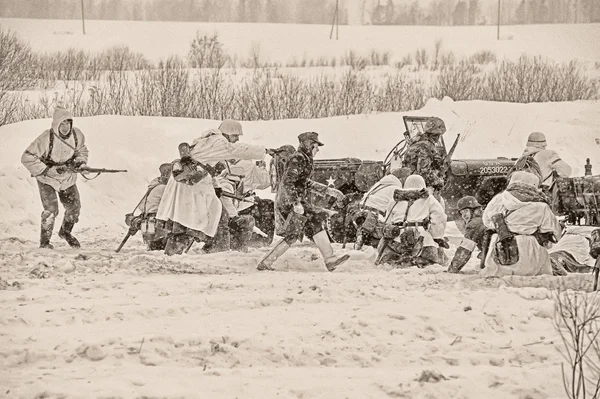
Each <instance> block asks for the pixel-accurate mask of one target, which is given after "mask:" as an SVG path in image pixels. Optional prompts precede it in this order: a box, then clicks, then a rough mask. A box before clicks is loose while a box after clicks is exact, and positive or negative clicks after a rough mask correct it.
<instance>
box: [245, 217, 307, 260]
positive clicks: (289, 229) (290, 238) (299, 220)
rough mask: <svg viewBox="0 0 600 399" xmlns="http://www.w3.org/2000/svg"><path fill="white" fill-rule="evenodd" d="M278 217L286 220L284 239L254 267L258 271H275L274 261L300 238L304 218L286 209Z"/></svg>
mask: <svg viewBox="0 0 600 399" xmlns="http://www.w3.org/2000/svg"><path fill="white" fill-rule="evenodd" d="M280 215H281V217H282V218H283V219H285V220H286V222H285V231H284V232H283V233H284V237H283V239H282V240H281V241H279V242H278V243H277V244H276V245H275V246H274V247H273V248H272V249H271V251H269V253H267V254H266V255H265V256H264V257H263V258H262V259H261V261H260V262H259V263H258V266H257V267H256V269H258V270H275V269H274V268H273V263H275V261H276V260H277V259H279V257H280V256H281V255H283V254H284V253H285V252H286V251H287V250H288V249H289V248H290V246H291V245H292V244H293V243H295V242H296V241H298V240H299V239H301V238H302V234H303V229H304V224H305V223H306V218H305V217H304V216H303V215H298V214H296V213H294V212H291V211H289V210H288V212H286V209H284V210H280Z"/></svg>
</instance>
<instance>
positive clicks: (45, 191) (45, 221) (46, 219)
mask: <svg viewBox="0 0 600 399" xmlns="http://www.w3.org/2000/svg"><path fill="white" fill-rule="evenodd" d="M37 184H38V189H39V192H40V198H41V200H42V207H43V208H44V210H43V211H42V224H41V229H40V248H48V249H52V248H54V246H53V245H52V244H50V238H51V237H52V230H53V229H54V220H55V219H56V215H58V198H57V195H56V191H55V190H54V189H53V188H52V186H50V185H48V184H44V183H40V182H39V181H38V182H37Z"/></svg>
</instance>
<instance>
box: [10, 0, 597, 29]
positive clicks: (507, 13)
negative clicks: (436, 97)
mask: <svg viewBox="0 0 600 399" xmlns="http://www.w3.org/2000/svg"><path fill="white" fill-rule="evenodd" d="M347 1H349V0H339V2H340V7H339V23H340V24H346V23H348V12H347V10H346V2H347ZM335 4H336V2H335V0H83V5H84V9H85V15H86V18H87V19H98V20H136V21H188V22H192V21H193V22H261V23H300V24H331V23H332V19H333V15H334V12H335ZM365 4H366V2H365ZM0 17H3V18H40V19H77V18H81V0H19V1H3V2H0ZM361 17H362V18H361V19H362V21H363V22H364V23H372V24H386V25H488V24H495V23H496V21H497V17H498V10H497V2H496V0H431V1H429V2H423V1H419V0H388V1H387V2H385V1H381V0H379V1H377V4H376V5H375V6H374V7H370V8H366V7H364V6H363V9H362V16H361ZM501 22H502V23H503V24H531V23H586V22H600V1H598V0H502V10H501Z"/></svg>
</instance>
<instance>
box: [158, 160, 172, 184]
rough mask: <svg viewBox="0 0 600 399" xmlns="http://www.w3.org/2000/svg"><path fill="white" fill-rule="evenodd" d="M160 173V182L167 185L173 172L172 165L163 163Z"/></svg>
mask: <svg viewBox="0 0 600 399" xmlns="http://www.w3.org/2000/svg"><path fill="white" fill-rule="evenodd" d="M158 171H159V172H160V180H161V182H164V183H166V182H167V181H168V180H169V177H170V176H171V172H172V171H173V164H172V163H163V164H162V165H160V166H159V167H158Z"/></svg>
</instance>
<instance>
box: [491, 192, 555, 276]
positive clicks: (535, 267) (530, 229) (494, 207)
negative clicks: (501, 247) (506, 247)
mask: <svg viewBox="0 0 600 399" xmlns="http://www.w3.org/2000/svg"><path fill="white" fill-rule="evenodd" d="M498 213H502V214H505V215H506V216H505V221H506V225H507V227H508V229H509V230H510V231H511V232H512V233H513V234H515V235H516V237H515V239H516V242H517V247H518V249H519V261H518V262H517V263H515V264H514V265H511V266H502V265H498V264H497V263H496V262H495V261H494V257H493V254H492V252H493V251H492V249H493V248H494V245H495V243H496V241H497V240H498V236H497V235H496V234H494V235H493V236H492V238H491V241H490V247H489V250H488V254H487V257H486V260H485V268H484V269H483V270H482V271H481V272H480V275H481V276H483V277H490V276H507V275H518V276H538V275H542V274H550V275H551V274H552V265H551V263H550V256H549V255H548V250H547V249H546V248H545V247H543V246H541V245H540V244H539V243H538V241H537V240H536V238H535V237H534V236H533V235H532V234H533V233H535V232H536V231H539V232H541V233H547V232H552V233H553V234H554V236H555V237H556V238H557V239H558V238H559V237H560V233H561V228H560V224H559V223H558V219H557V218H556V216H554V214H553V213H552V210H551V209H550V206H548V204H546V203H544V202H525V201H521V200H520V199H518V198H517V197H515V195H513V194H512V193H511V192H510V191H508V190H507V191H503V192H502V193H500V194H498V195H496V196H495V197H494V198H492V200H491V201H490V202H489V203H488V205H487V206H486V208H485V211H484V212H483V218H482V220H483V224H484V225H485V226H486V227H487V228H488V229H494V224H493V222H492V217H493V216H494V215H496V214H498Z"/></svg>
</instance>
